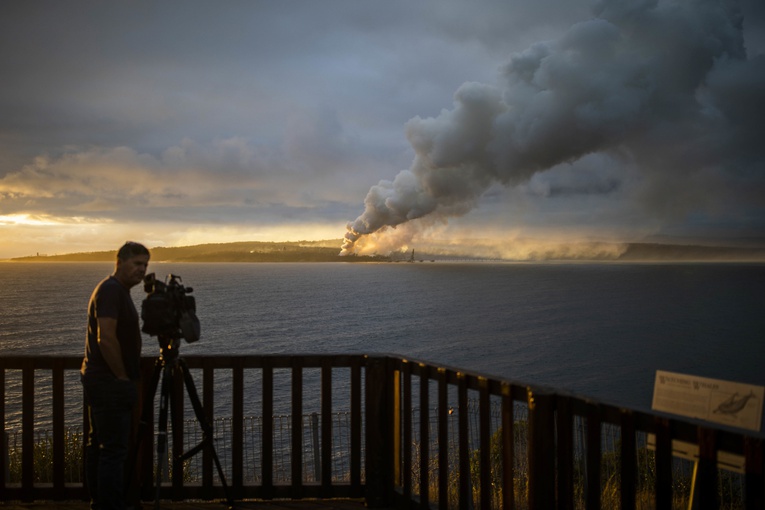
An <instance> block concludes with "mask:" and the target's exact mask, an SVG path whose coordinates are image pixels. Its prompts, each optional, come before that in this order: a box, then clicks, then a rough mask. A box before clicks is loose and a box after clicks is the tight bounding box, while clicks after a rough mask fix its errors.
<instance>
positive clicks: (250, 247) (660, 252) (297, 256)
mask: <svg viewBox="0 0 765 510" xmlns="http://www.w3.org/2000/svg"><path fill="white" fill-rule="evenodd" d="M341 244H342V240H341V239H331V240H324V241H294V242H261V241H252V242H238V243H221V244H199V245H195V246H180V247H171V248H167V247H161V246H160V247H156V248H151V258H152V260H153V261H155V262H156V261H165V262H170V261H172V262H385V261H389V260H391V259H390V258H389V257H387V256H346V257H341V256H340V255H339V252H340V245H341ZM465 249H466V250H469V248H465ZM115 257H116V250H112V251H97V252H86V253H70V254H64V255H47V256H46V255H39V256H29V257H17V258H13V259H11V260H12V261H18V262H111V261H113V260H114V259H115ZM417 258H418V259H419V260H438V259H444V257H443V256H439V255H436V254H429V253H427V251H425V250H423V251H419V250H418V254H417ZM448 258H450V259H454V258H455V257H454V256H453V255H452V256H449V257H448ZM458 258H459V259H461V260H470V259H477V258H476V257H475V256H471V255H470V254H469V253H465V254H464V255H461V256H459V257H458ZM397 260H398V261H401V260H402V259H401V257H400V256H399V257H398V259H397ZM549 260H578V261H581V260H586V259H582V258H580V257H570V258H562V259H553V258H550V259H549ZM597 260H598V261H603V262H607V261H615V262H639V261H646V262H648V261H658V262H662V261H663V262H671V261H676V262H683V261H701V262H765V248H751V247H728V246H701V245H681V244H659V243H631V244H628V245H627V248H626V250H624V251H623V252H622V253H621V255H609V256H599V257H598V258H597Z"/></svg>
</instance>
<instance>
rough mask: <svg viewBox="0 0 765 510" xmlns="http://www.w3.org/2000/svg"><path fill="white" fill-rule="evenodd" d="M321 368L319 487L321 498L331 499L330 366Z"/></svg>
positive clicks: (327, 361) (323, 365)
mask: <svg viewBox="0 0 765 510" xmlns="http://www.w3.org/2000/svg"><path fill="white" fill-rule="evenodd" d="M330 362H331V360H330V359H329V358H326V359H324V361H323V362H322V367H321V487H322V496H323V497H325V498H329V497H332V495H333V494H332V365H331V363H330Z"/></svg>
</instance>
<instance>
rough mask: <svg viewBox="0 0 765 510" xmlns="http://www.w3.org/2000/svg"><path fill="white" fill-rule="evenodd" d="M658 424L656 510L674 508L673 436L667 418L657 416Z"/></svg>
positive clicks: (656, 423) (656, 424) (655, 421)
mask: <svg viewBox="0 0 765 510" xmlns="http://www.w3.org/2000/svg"><path fill="white" fill-rule="evenodd" d="M654 423H655V426H656V453H655V455H656V489H655V491H656V510H671V509H672V436H671V434H670V429H669V420H668V419H667V418H660V417H657V418H656V419H655V420H654Z"/></svg>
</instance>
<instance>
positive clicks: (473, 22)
mask: <svg viewBox="0 0 765 510" xmlns="http://www.w3.org/2000/svg"><path fill="white" fill-rule="evenodd" d="M0 69H2V79H0V259H2V258H9V257H17V256H25V255H33V254H36V253H41V254H43V253H44V254H49V255H52V254H59V253H71V252H81V251H100V250H109V249H116V248H117V247H118V246H119V245H121V244H122V243H123V242H124V241H125V240H128V239H130V240H134V241H140V242H143V243H145V244H146V245H147V246H149V247H156V246H185V245H194V244H202V243H209V242H221V243H222V242H233V241H299V240H320V239H337V240H341V239H343V238H345V240H344V244H343V246H342V251H343V253H346V254H349V253H385V252H390V251H396V250H408V249H411V248H413V247H416V248H418V249H419V248H420V247H422V248H431V249H436V247H440V248H441V249H444V250H448V249H450V248H449V247H454V246H458V245H461V246H464V245H468V246H469V245H471V244H473V245H475V246H478V245H481V246H488V245H492V246H496V247H498V250H499V251H498V252H497V253H501V254H504V255H507V256H510V257H512V256H516V257H519V258H522V255H521V252H520V251H519V248H518V247H520V246H531V245H533V244H535V243H536V245H540V244H541V245H553V244H560V245H563V244H568V245H574V244H576V243H580V244H581V243H585V244H586V243H590V244H592V243H609V242H641V241H649V240H656V239H663V240H673V241H677V240H681V241H682V240H685V241H688V240H693V241H694V242H705V243H719V244H732V243H740V242H753V241H757V240H759V241H761V242H762V241H763V240H765V144H764V143H763V141H764V140H763V135H762V134H761V133H763V132H765V116H763V114H762V112H764V111H765V3H763V2H762V1H761V0H738V1H725V0H678V1H650V0H629V1H627V0H613V1H609V0H606V1H598V2H591V1H582V0H535V1H534V2H529V1H523V0H504V1H494V0H486V1H484V0H479V1H457V0H437V1H428V0H423V1H416V2H411V1H397V0H386V1H385V2H372V1H357V0H347V1H336V0H321V1H287V2H267V1H255V0H247V1H237V0H227V1H225V2H213V1H200V0H164V1H161V2H150V1H143V0H137V1H131V2H100V1H80V0H74V1H68V2H60V1H56V0H38V1H35V2H26V1H22V0H11V1H6V2H2V3H0ZM340 250H341V246H340V242H338V252H340Z"/></svg>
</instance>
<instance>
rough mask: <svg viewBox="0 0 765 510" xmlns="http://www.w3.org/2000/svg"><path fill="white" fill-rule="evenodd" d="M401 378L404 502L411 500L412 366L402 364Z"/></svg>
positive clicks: (401, 481)
mask: <svg viewBox="0 0 765 510" xmlns="http://www.w3.org/2000/svg"><path fill="white" fill-rule="evenodd" d="M401 368H402V370H401V377H402V379H403V396H402V400H403V403H402V405H401V416H402V422H403V423H402V425H401V426H402V427H403V433H402V439H403V444H402V445H401V450H402V461H403V467H402V469H401V480H400V481H399V483H400V484H401V487H402V491H403V495H404V499H405V500H406V501H411V500H412V442H413V436H412V364H411V363H408V362H406V361H405V362H404V364H403V366H402V367H401Z"/></svg>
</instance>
